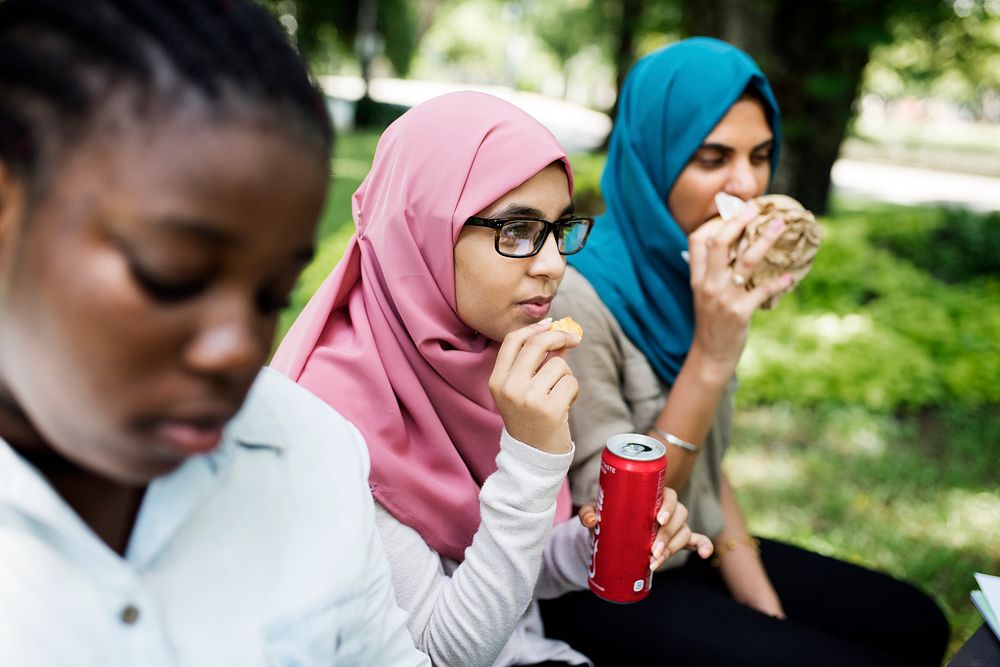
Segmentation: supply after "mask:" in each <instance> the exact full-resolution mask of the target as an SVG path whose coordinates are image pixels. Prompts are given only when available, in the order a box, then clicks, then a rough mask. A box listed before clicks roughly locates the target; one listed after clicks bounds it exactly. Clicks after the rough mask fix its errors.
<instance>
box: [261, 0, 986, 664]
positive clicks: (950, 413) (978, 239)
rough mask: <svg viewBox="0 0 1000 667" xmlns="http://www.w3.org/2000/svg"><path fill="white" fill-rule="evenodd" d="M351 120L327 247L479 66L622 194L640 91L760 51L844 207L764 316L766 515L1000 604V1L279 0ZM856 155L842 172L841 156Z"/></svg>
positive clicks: (750, 428)
mask: <svg viewBox="0 0 1000 667" xmlns="http://www.w3.org/2000/svg"><path fill="white" fill-rule="evenodd" d="M266 4H268V5H269V6H270V7H271V8H272V9H273V10H274V12H275V13H276V14H277V15H278V16H279V18H280V20H281V22H282V23H283V24H284V25H285V27H286V29H287V30H288V32H289V34H290V35H291V37H292V39H293V40H294V41H295V42H296V44H297V45H298V46H299V48H300V49H301V51H302V52H303V54H304V55H305V56H306V58H307V60H308V61H309V62H310V66H311V67H312V69H313V72H314V74H315V75H316V76H317V78H318V79H319V80H320V81H321V83H322V85H323V86H324V88H325V89H326V91H327V93H328V95H329V102H330V108H331V111H332V113H333V116H334V119H335V124H336V125H337V126H338V138H337V146H336V155H335V158H334V161H333V165H332V181H331V182H332V192H331V196H330V198H329V201H328V205H327V209H326V212H325V214H324V218H323V222H322V224H321V229H320V246H319V247H320V250H319V253H318V255H317V257H316V259H315V261H314V262H313V263H312V264H311V265H310V267H309V268H308V269H307V270H306V272H305V273H304V275H303V277H302V280H301V281H300V284H299V285H298V287H297V288H296V290H295V293H294V298H293V304H292V306H291V307H290V308H289V309H288V311H286V313H285V314H284V317H283V320H282V331H284V330H285V329H287V327H288V326H289V325H290V323H291V321H292V320H293V319H294V317H295V315H296V314H297V313H298V311H299V310H300V309H301V308H302V306H303V305H304V304H305V302H306V301H307V300H308V298H309V296H310V295H311V294H312V293H313V291H314V290H315V289H316V287H318V285H319V283H320V282H321V281H322V279H323V278H324V277H325V276H326V275H327V273H328V272H329V271H330V270H331V269H332V267H333V266H334V265H335V264H336V262H337V261H338V260H339V258H340V256H341V254H342V252H343V248H344V246H345V244H346V242H347V239H348V238H349V236H350V234H351V232H352V231H353V225H352V222H351V215H350V210H351V209H350V196H351V194H352V193H353V192H354V190H355V189H356V188H357V186H358V185H359V184H360V182H361V179H362V178H363V177H364V175H365V174H366V173H367V170H368V167H369V166H370V164H371V159H372V155H373V154H374V149H375V143H376V141H377V139H378V136H379V133H380V131H381V130H382V129H384V127H385V126H386V125H387V124H388V123H389V122H391V121H392V120H393V119H394V118H395V117H397V116H398V115H399V114H400V113H402V112H403V111H404V110H405V109H406V107H407V106H409V105H411V104H413V103H416V102H417V101H420V100H422V99H425V98H427V97H430V96H433V95H435V94H439V93H441V92H446V91H448V90H457V89H462V88H476V89H480V90H487V91H491V92H494V93H495V94H498V95H501V96H503V97H505V98H507V99H510V100H511V101H513V102H515V103H517V104H519V105H521V106H522V107H524V108H526V109H527V110H529V112H533V113H536V115H537V116H538V117H539V119H540V120H542V121H543V122H546V124H548V125H549V126H550V128H552V129H553V131H554V132H556V134H557V136H559V138H560V139H561V140H563V142H564V144H565V145H566V146H567V148H568V149H569V150H570V152H571V160H572V163H573V166H574V170H575V172H576V177H577V196H576V199H577V206H578V210H581V211H582V212H588V213H598V212H600V210H601V209H602V204H601V199H600V187H599V184H600V174H601V169H602V166H603V162H604V153H603V150H602V146H603V143H604V139H605V136H606V133H607V131H608V129H609V128H610V118H612V117H613V115H614V103H615V97H616V92H617V90H618V88H619V87H620V85H621V82H622V80H623V78H624V75H625V74H626V73H627V71H628V68H629V67H630V66H631V64H632V63H634V62H635V60H636V59H637V58H639V57H641V56H642V55H644V54H646V53H648V52H650V51H653V50H655V49H657V48H660V47H662V46H665V45H668V44H670V43H672V42H674V41H676V40H678V39H681V38H683V37H685V36H690V35H711V36H715V37H719V38H722V39H725V40H727V41H729V42H731V43H734V44H736V45H737V46H740V47H742V48H744V49H745V50H747V51H748V52H749V53H750V54H751V55H752V56H754V58H755V59H756V60H757V61H758V63H759V64H760V65H761V67H762V69H763V70H764V72H765V73H766V74H767V75H768V77H769V78H770V80H771V83H772V86H773V88H774V90H775V94H776V96H777V98H778V102H779V104H780V106H781V109H782V113H783V140H784V145H783V150H782V157H781V165H780V167H779V170H778V174H777V176H776V179H775V182H774V183H773V184H772V191H776V192H784V193H787V194H790V195H792V196H794V197H796V198H798V199H799V200H800V201H802V202H803V203H804V204H805V205H806V206H807V207H809V208H811V209H812V210H813V211H815V212H816V213H817V214H819V215H820V216H821V222H822V223H823V226H824V230H825V241H824V245H823V246H822V248H821V251H820V253H819V256H818V258H817V261H816V264H815V266H814V268H813V271H812V273H811V274H810V275H809V277H808V278H807V280H806V281H805V282H804V283H803V284H802V285H801V286H800V287H799V288H798V289H797V291H796V292H794V293H793V294H792V295H790V296H789V297H786V298H785V299H784V300H783V301H782V303H781V304H780V305H779V306H778V308H776V309H775V310H773V311H769V312H761V313H758V314H757V315H756V316H755V320H754V324H753V328H752V330H751V335H750V341H749V344H748V346H747V349H746V351H745V353H744V355H743V358H742V360H741V363H740V367H739V376H740V380H741V387H740V390H739V393H738V395H737V403H738V406H739V408H740V410H738V412H737V415H738V416H737V419H736V424H735V432H734V438H733V443H734V444H733V448H732V450H731V451H730V453H729V455H728V456H727V470H728V471H729V474H730V476H731V478H732V479H733V481H734V485H735V486H736V489H737V492H738V494H739V496H740V499H741V501H742V502H743V505H744V509H745V511H746V514H747V517H748V522H749V526H750V528H751V530H752V531H753V532H754V533H756V534H760V535H766V536H768V537H772V538H776V539H782V540H788V541H791V542H794V543H797V544H800V545H802V546H805V547H807V548H809V549H812V550H815V551H817V552H819V553H823V554H827V555H831V556H836V557H839V558H843V559H846V560H849V561H853V562H857V563H860V564H863V565H866V566H870V567H875V568H879V569H882V570H885V571H887V572H889V573H891V574H893V575H895V576H898V577H901V578H905V579H908V580H910V581H912V582H915V583H917V584H918V585H919V586H921V587H922V588H923V589H925V590H926V591H928V592H929V593H930V594H932V595H933V596H934V598H935V599H936V600H937V601H938V602H939V603H940V604H941V605H942V607H943V608H944V609H945V612H946V613H947V615H948V618H949V620H950V622H951V624H952V632H953V638H952V643H951V648H950V650H949V655H950V654H951V653H953V652H954V651H955V650H956V649H957V647H958V646H959V645H960V644H961V643H962V642H963V641H964V640H965V639H966V638H968V637H969V635H970V634H971V633H972V632H973V631H974V630H975V629H976V628H977V627H978V626H979V625H980V624H981V622H982V621H981V618H980V617H979V615H978V613H977V612H976V610H975V609H974V607H973V606H972V604H971V602H970V600H969V591H970V590H971V589H972V588H973V587H974V581H973V578H972V575H973V572H976V571H983V572H987V573H993V574H1000V539H998V537H1000V342H998V341H1000V0H821V1H820V2H815V3H805V2H801V1H800V0H659V1H651V0H619V1H615V2H612V1H611V0H466V1H462V2H459V1H455V0H348V1H346V2H329V1H328V0H280V1H279V0H273V1H268V2H266ZM831 175H833V177H834V178H831Z"/></svg>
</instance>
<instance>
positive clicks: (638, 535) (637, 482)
mask: <svg viewBox="0 0 1000 667" xmlns="http://www.w3.org/2000/svg"><path fill="white" fill-rule="evenodd" d="M666 467H667V457H666V448H665V447H664V445H663V443H661V442H660V441H659V440H656V439H654V438H650V437H648V436H645V435H640V434H638V433H623V434H621V435H616V436H613V437H611V438H609V439H608V442H607V445H606V446H605V448H604V452H603V454H602V456H601V476H600V486H599V487H598V498H597V511H596V517H595V516H594V513H593V508H591V507H589V506H587V507H584V508H583V509H581V511H580V517H581V520H582V521H583V523H584V525H586V526H587V527H593V533H594V535H593V543H592V545H591V558H590V571H589V584H590V589H591V590H592V591H593V592H594V593H595V594H596V595H598V596H599V597H601V598H604V599H605V600H609V601H611V602H617V603H622V604H627V603H631V602H638V601H639V600H642V599H643V598H645V597H646V596H647V595H649V591H650V587H651V586H652V574H653V573H652V570H653V567H654V564H655V565H658V564H660V563H662V562H663V560H665V558H666V557H667V556H669V555H671V554H672V553H674V552H676V551H678V550H679V549H680V548H687V549H691V550H697V551H698V554H699V555H700V556H701V557H702V558H707V557H708V556H710V555H711V554H712V542H711V540H709V539H708V538H707V537H706V536H704V535H700V534H697V533H692V532H691V529H690V528H689V527H688V526H687V524H686V523H684V519H686V517H687V508H685V507H684V505H682V504H680V503H677V502H676V498H677V494H676V493H675V492H674V491H673V490H671V489H664V487H663V483H664V476H665V472H666ZM665 496H666V497H667V498H668V499H669V503H670V505H671V506H672V507H673V510H672V511H671V512H670V515H669V516H664V515H665V514H667V512H665V511H664V512H661V508H662V507H663V500H664V497H665ZM595 520H596V525H594V523H595ZM661 524H666V525H665V526H664V527H663V528H661V527H660V526H661ZM658 533H665V534H663V535H661V536H660V539H659V540H658V541H657V535H658ZM654 541H656V545H657V547H658V549H657V550H658V551H659V552H660V553H653V554H652V556H653V558H652V559H651V557H650V556H651V552H652V551H653V546H654ZM664 552H667V553H664Z"/></svg>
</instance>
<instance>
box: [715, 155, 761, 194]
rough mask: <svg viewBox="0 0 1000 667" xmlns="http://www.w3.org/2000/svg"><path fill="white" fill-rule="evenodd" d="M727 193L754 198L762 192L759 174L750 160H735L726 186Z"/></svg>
mask: <svg viewBox="0 0 1000 667" xmlns="http://www.w3.org/2000/svg"><path fill="white" fill-rule="evenodd" d="M724 190H725V192H726V194H730V195H733V196H734V197H739V198H740V199H743V200H746V199H753V198H754V197H756V196H757V195H759V194H761V192H760V190H761V188H760V186H759V184H758V183H757V175H756V173H755V171H754V168H753V165H752V164H751V163H750V160H735V161H734V162H733V167H732V171H731V172H730V174H729V179H728V181H727V182H726V187H725V188H724Z"/></svg>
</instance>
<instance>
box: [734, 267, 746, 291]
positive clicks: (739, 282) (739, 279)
mask: <svg viewBox="0 0 1000 667" xmlns="http://www.w3.org/2000/svg"><path fill="white" fill-rule="evenodd" d="M732 279H733V284H734V285H736V286H737V287H743V286H744V285H746V284H747V279H746V278H744V277H743V275H742V274H740V273H737V272H736V271H733V273H732Z"/></svg>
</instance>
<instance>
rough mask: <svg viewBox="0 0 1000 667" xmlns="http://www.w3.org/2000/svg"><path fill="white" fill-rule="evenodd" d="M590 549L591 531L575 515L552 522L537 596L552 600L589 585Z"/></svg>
mask: <svg viewBox="0 0 1000 667" xmlns="http://www.w3.org/2000/svg"><path fill="white" fill-rule="evenodd" d="M590 551H591V540H590V532H589V531H588V530H587V529H586V528H584V526H583V524H582V523H580V521H579V519H577V518H576V517H573V518H571V519H569V520H568V521H563V522H562V523H559V524H556V525H555V526H553V528H552V533H551V534H550V535H549V542H548V544H547V545H546V546H545V552H544V553H543V554H542V569H541V573H540V574H539V575H538V584H537V585H536V586H535V598H537V599H539V600H549V599H552V598H557V597H559V596H561V595H565V594H566V593H569V592H572V591H580V590H584V589H586V588H587V569H588V567H589V566H590Z"/></svg>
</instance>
